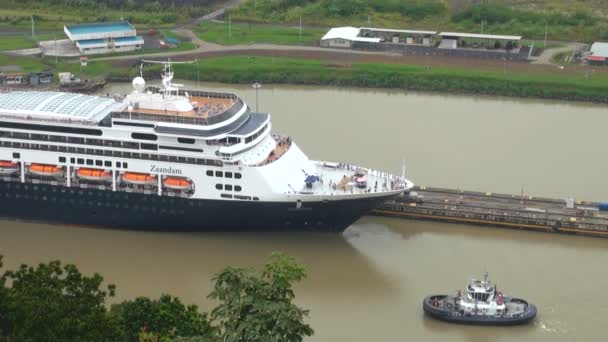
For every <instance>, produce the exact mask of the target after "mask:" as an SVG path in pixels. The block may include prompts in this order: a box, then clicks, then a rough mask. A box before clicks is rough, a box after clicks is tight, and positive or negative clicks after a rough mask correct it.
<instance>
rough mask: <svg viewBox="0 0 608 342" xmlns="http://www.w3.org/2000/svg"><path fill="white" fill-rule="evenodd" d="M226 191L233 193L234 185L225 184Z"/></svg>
mask: <svg viewBox="0 0 608 342" xmlns="http://www.w3.org/2000/svg"><path fill="white" fill-rule="evenodd" d="M224 190H226V191H232V185H230V184H225V185H224Z"/></svg>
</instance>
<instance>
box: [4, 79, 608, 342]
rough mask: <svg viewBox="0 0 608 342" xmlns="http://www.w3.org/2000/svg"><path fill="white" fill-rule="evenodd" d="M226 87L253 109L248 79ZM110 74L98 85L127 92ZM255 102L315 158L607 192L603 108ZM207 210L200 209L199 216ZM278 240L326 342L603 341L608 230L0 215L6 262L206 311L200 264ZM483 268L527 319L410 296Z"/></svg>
mask: <svg viewBox="0 0 608 342" xmlns="http://www.w3.org/2000/svg"><path fill="white" fill-rule="evenodd" d="M205 86H211V87H213V88H215V89H220V90H227V91H235V92H237V93H239V94H240V95H242V96H243V97H244V98H245V99H246V101H247V102H248V103H249V104H250V106H251V107H253V108H255V106H256V96H255V91H254V90H253V89H251V88H250V87H249V86H226V85H205ZM126 88H128V87H126V86H124V85H115V86H113V87H112V88H111V89H110V90H108V91H109V92H111V93H113V92H119V91H124V90H125V89H126ZM258 98H259V103H258V106H259V109H260V110H262V111H269V112H271V113H272V114H273V125H274V127H273V128H274V130H275V131H279V132H285V133H289V134H290V135H291V136H293V137H294V139H295V141H296V142H297V143H298V144H299V146H300V147H302V149H303V150H304V151H305V152H306V153H308V154H309V156H311V157H312V158H315V159H320V160H337V159H338V160H341V161H346V162H351V163H355V164H361V165H368V166H372V167H374V168H379V169H380V168H382V169H385V170H387V171H391V172H395V173H400V171H401V165H402V160H403V159H405V162H406V165H407V175H408V176H409V177H410V178H411V179H412V180H413V181H414V182H416V183H417V184H421V185H424V184H427V185H433V186H446V187H453V188H456V187H460V188H462V189H472V190H483V191H493V192H507V193H517V194H519V193H521V191H522V189H523V191H524V192H525V193H526V194H530V195H538V196H541V195H542V196H553V197H576V198H577V199H589V200H602V199H608V195H607V194H606V186H605V185H604V184H605V182H603V180H602V176H603V175H604V174H605V171H606V170H608V158H606V157H605V155H604V154H603V153H602V151H603V144H605V142H606V140H605V138H604V136H605V133H604V134H602V133H603V131H604V130H605V127H608V111H607V109H606V107H603V106H597V105H582V104H571V103H562V102H551V101H541V100H519V99H504V98H485V97H480V98H474V97H467V96H450V95H429V94H421V93H405V92H401V91H386V90H360V89H335V88H316V87H293V86H276V87H275V86H264V87H263V88H262V89H261V90H260V91H259V94H258ZM201 219H204V218H201ZM272 251H283V252H285V253H288V254H290V255H293V256H295V257H296V258H297V260H298V261H300V262H301V263H303V264H305V265H306V266H307V268H308V272H309V278H308V279H307V280H305V281H304V282H302V283H301V284H299V285H298V286H297V289H296V295H297V302H298V304H300V305H301V306H303V307H305V308H307V309H310V310H311V313H310V319H309V320H308V322H309V323H310V324H311V325H312V326H313V328H314V329H315V331H316V334H315V336H314V337H313V338H311V339H309V340H310V341H314V342H325V341H328V342H329V341H342V340H344V341H366V342H367V341H372V340H373V341H402V340H413V341H417V340H423V341H445V340H447V339H450V340H452V341H487V340H489V339H492V340H495V341H572V340H581V341H600V340H603V339H604V334H605V333H604V330H603V323H604V317H606V315H608V300H606V298H605V297H606V296H605V292H606V291H605V289H606V288H608V274H607V273H606V272H605V271H604V267H605V265H606V264H608V239H594V238H586V237H577V236H563V235H552V234H545V233H534V232H519V231H511V230H502V229H494V228H485V227H474V226H467V225H449V224H441V223H432V222H423V221H408V220H398V219H385V218H375V217H366V218H363V219H361V220H360V221H359V222H357V223H356V224H354V225H353V226H351V227H350V228H349V229H347V230H346V232H345V233H344V234H342V235H333V234H316V233H294V234H276V233H273V234H220V233H214V234H170V233H141V232H128V231H115V230H102V229H88V228H80V227H74V226H58V225H52V226H51V225H46V224H40V223H28V222H15V221H0V254H3V255H5V260H4V261H5V264H6V266H7V267H9V268H12V267H16V266H17V265H18V264H20V263H30V264H35V263H37V262H41V261H49V260H53V259H61V260H63V261H65V262H71V263H75V264H77V265H78V266H79V267H80V268H81V269H82V270H83V271H85V272H95V271H96V272H100V273H101V274H102V275H103V276H104V277H105V279H106V280H107V281H108V282H111V283H114V284H116V285H117V287H118V298H117V300H123V299H128V298H133V297H135V296H138V295H145V296H152V297H156V296H159V295H160V294H161V293H171V294H173V295H177V296H179V297H181V298H182V299H183V301H185V302H186V303H196V304H198V305H200V306H201V309H203V310H209V309H210V308H211V307H212V305H213V303H212V302H210V301H209V300H208V299H206V295H207V294H208V293H209V292H210V290H211V286H212V283H211V281H210V279H211V277H212V276H213V274H214V273H215V272H217V271H218V270H220V269H221V268H223V267H225V266H227V265H233V266H254V267H260V266H261V265H262V264H263V262H264V260H265V258H266V257H267V256H268V255H269V254H270V253H271V252H272ZM484 271H488V272H489V273H490V277H491V278H492V279H493V280H495V281H497V283H498V286H499V287H500V288H501V290H502V291H503V292H506V293H508V294H513V295H517V296H521V297H523V298H526V299H528V300H530V301H531V302H533V303H535V304H537V306H538V307H539V316H538V319H537V320H536V321H535V322H534V324H531V325H528V326H523V327H515V328H506V329H505V328H487V327H486V328H482V327H468V326H453V325H447V324H444V323H440V322H435V321H432V320H430V319H428V318H425V317H424V315H423V313H422V308H421V301H422V299H423V297H424V296H426V295H427V294H431V293H446V292H450V293H451V292H454V291H456V290H457V289H461V288H463V287H464V286H465V285H466V283H467V282H468V280H469V278H470V277H473V276H478V277H479V276H481V275H482V274H483V272H484Z"/></svg>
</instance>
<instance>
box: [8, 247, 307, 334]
mask: <svg viewBox="0 0 608 342" xmlns="http://www.w3.org/2000/svg"><path fill="white" fill-rule="evenodd" d="M2 266H3V265H2V256H1V255H0V269H1V268H2ZM305 277H306V271H305V269H304V268H303V267H302V266H300V265H298V264H297V263H296V262H295V260H294V259H293V258H291V257H288V256H285V255H282V254H273V255H272V256H271V257H270V259H269V261H268V262H267V263H266V265H265V266H264V268H263V269H262V271H261V272H256V271H255V270H253V269H245V268H234V267H228V268H226V269H224V270H223V271H221V272H219V273H218V274H217V275H216V276H215V277H214V278H213V280H214V282H215V286H214V290H213V291H212V292H211V294H210V295H209V298H212V299H215V300H217V301H218V302H219V305H218V306H217V307H216V308H215V309H213V310H212V311H211V315H210V319H211V323H215V324H216V325H215V326H214V325H212V324H211V323H210V321H209V320H208V318H207V314H204V313H200V312H199V311H198V308H197V306H196V305H190V306H186V305H184V304H183V303H182V302H181V301H180V300H179V299H178V298H176V297H172V296H170V295H162V296H161V297H160V298H159V299H157V300H152V299H149V298H145V297H139V298H136V299H135V300H128V301H124V302H122V303H119V304H115V305H113V306H112V308H111V309H110V310H109V311H108V310H107V309H106V299H107V298H110V297H113V296H114V295H115V286H114V285H107V286H105V287H103V286H102V284H103V278H102V277H101V276H100V275H99V274H94V275H93V276H91V277H88V276H85V275H83V274H82V273H80V271H79V270H78V269H77V268H76V266H74V265H70V264H67V265H62V264H61V263H60V262H59V261H52V262H50V263H48V264H39V265H38V266H36V267H32V266H27V265H21V266H20V267H19V268H18V269H17V270H16V271H12V270H8V271H5V272H4V273H3V274H1V276H0V341H49V342H53V341H139V342H165V341H167V342H168V341H174V342H216V341H223V342H224V341H226V342H227V341H231V342H258V341H260V342H262V341H263V342H279V341H280V342H299V341H302V340H303V339H304V337H305V336H311V335H312V334H313V330H312V328H311V327H310V326H309V325H308V324H305V323H304V318H305V317H306V316H308V311H307V310H304V309H302V308H299V307H298V306H296V305H295V304H294V303H293V300H294V298H295V294H294V292H293V289H292V285H293V284H294V283H296V282H299V281H301V280H303V279H304V278H305Z"/></svg>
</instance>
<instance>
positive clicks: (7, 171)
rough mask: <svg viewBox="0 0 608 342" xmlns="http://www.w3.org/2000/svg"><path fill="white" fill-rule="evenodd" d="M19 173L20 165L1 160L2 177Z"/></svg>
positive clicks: (0, 173) (0, 171)
mask: <svg viewBox="0 0 608 342" xmlns="http://www.w3.org/2000/svg"><path fill="white" fill-rule="evenodd" d="M18 171H19V164H18V163H13V162H11V161H6V160H0V175H12V174H13V173H17V172H18Z"/></svg>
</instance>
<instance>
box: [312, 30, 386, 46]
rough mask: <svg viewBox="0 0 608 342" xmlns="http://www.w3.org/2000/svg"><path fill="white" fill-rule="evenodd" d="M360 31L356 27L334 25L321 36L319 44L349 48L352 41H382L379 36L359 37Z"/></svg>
mask: <svg viewBox="0 0 608 342" xmlns="http://www.w3.org/2000/svg"><path fill="white" fill-rule="evenodd" d="M360 33H361V29H360V28H356V27H351V26H346V27H334V28H332V29H330V30H329V31H328V32H327V33H326V34H325V35H324V36H323V37H322V38H321V46H322V47H332V48H343V49H350V48H352V44H353V42H369V43H380V42H381V41H382V39H380V38H368V37H360V36H359V34H360Z"/></svg>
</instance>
